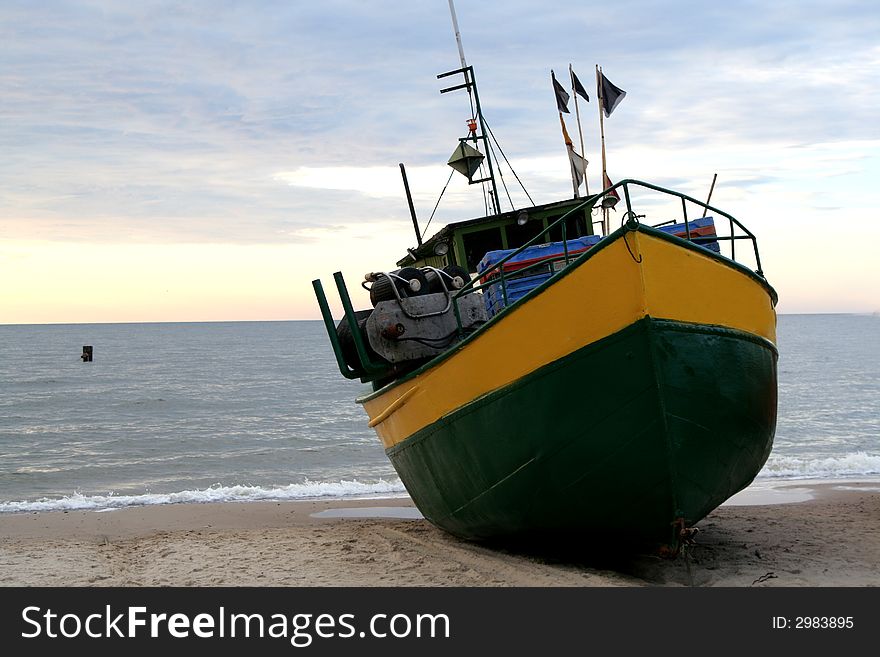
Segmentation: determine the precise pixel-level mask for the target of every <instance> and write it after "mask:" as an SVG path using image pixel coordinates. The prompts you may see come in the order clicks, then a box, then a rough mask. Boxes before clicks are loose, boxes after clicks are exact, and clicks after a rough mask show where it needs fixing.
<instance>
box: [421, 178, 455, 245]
mask: <svg viewBox="0 0 880 657" xmlns="http://www.w3.org/2000/svg"><path fill="white" fill-rule="evenodd" d="M454 173H455V169H453V170H452V173H450V174H449V178H447V179H446V184H445V185H443V191H441V192H440V196H438V197H437V202H436V203H435V204H434V209H433V210H431V217H430V218H429V219H428V223H426V224H425V229H424V230H423V231H422V239H425V235H426V234H427V233H428V226H430V225H431V220H432V219H433V218H434V213H435V212H437V207H438V206H439V205H440V199H442V198H443V195H444V194H445V193H446V188H447V187H449V181H450V180H452V175H453V174H454Z"/></svg>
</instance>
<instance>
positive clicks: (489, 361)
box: [363, 232, 776, 449]
mask: <svg viewBox="0 0 880 657" xmlns="http://www.w3.org/2000/svg"><path fill="white" fill-rule="evenodd" d="M624 236H625V240H626V242H625V241H624V238H618V239H615V240H614V241H613V242H611V243H609V244H607V245H605V246H604V247H602V248H597V249H596V251H595V252H593V253H592V254H590V256H589V257H587V258H586V259H584V260H583V261H580V262H578V264H577V265H576V266H573V267H572V269H571V270H570V271H567V272H565V273H564V274H562V275H560V277H559V278H558V279H557V280H556V281H555V282H554V283H553V284H552V285H550V286H549V287H548V288H547V289H546V290H544V291H543V292H542V293H541V294H539V295H538V296H535V297H533V298H530V299H529V300H527V301H525V302H523V303H522V304H519V305H517V306H516V307H515V308H513V309H512V310H511V311H510V312H509V313H508V314H507V315H506V316H505V317H503V318H501V320H500V321H498V322H497V323H494V324H492V325H490V326H489V327H487V329H486V330H484V331H482V332H481V333H479V334H477V335H475V336H474V337H473V338H472V339H471V340H469V341H467V342H465V343H463V344H462V345H461V346H460V347H459V348H458V350H457V351H456V352H455V353H453V354H452V355H450V356H449V357H447V358H445V359H444V360H442V361H441V362H439V363H438V364H437V365H435V366H433V367H430V368H428V369H427V370H425V371H423V372H421V373H420V374H418V375H416V376H414V377H412V378H408V379H403V380H402V381H401V382H400V383H399V384H391V385H390V386H389V388H388V389H387V390H383V391H379V393H378V394H375V395H371V396H369V397H367V398H366V399H365V400H364V401H363V404H364V408H365V409H366V411H367V414H368V415H369V416H370V425H371V426H373V427H374V428H375V429H376V432H377V434H378V435H379V437H380V438H381V440H382V443H383V445H384V446H385V448H386V449H387V448H389V447H392V446H394V445H396V444H397V443H399V442H401V441H403V440H405V439H406V438H407V437H409V436H411V435H412V434H414V433H415V432H416V431H418V430H420V429H422V428H423V427H425V426H427V425H429V424H431V423H432V422H435V421H436V420H438V419H440V418H441V417H443V416H444V415H447V414H449V413H450V412H452V411H455V410H456V409H458V408H460V407H462V406H464V405H465V404H467V403H468V402H470V401H472V400H474V399H477V398H479V397H481V396H483V395H485V394H488V393H490V392H492V391H494V390H497V389H499V388H502V387H504V386H506V385H508V384H510V383H513V382H514V381H516V380H518V379H520V378H521V377H523V376H525V375H526V374H529V373H530V372H533V371H535V370H537V369H538V368H540V367H542V366H544V365H546V364H548V363H551V362H553V361H554V360H556V359H558V358H562V357H564V356H566V355H568V354H570V353H572V352H574V351H576V350H578V349H580V348H582V347H585V346H586V345H588V344H591V343H593V342H596V341H597V340H600V339H602V338H604V337H606V336H608V335H611V334H613V333H615V332H617V331H619V330H621V329H623V328H625V327H627V326H629V325H630V324H632V323H633V322H636V321H638V320H639V319H641V318H643V317H645V316H646V315H650V316H651V317H656V318H662V319H671V320H676V321H680V322H688V323H694V324H709V325H714V326H724V327H727V328H733V329H739V330H742V331H746V332H748V333H752V334H754V335H757V336H760V337H763V338H766V339H767V340H770V341H771V342H773V343H774V344H775V342H776V313H775V310H774V308H773V303H774V302H773V299H772V298H771V295H770V293H769V292H768V289H767V288H766V287H765V286H764V285H762V284H761V283H760V282H759V281H757V280H756V279H755V278H753V277H751V276H749V275H748V274H746V273H744V272H743V271H740V270H737V269H735V268H733V267H731V266H729V265H727V264H725V263H724V262H722V261H719V260H718V259H717V258H715V257H713V256H711V255H709V254H708V252H707V253H706V254H704V253H702V252H698V251H697V250H695V249H690V248H685V247H683V246H681V245H680V244H676V243H674V242H672V241H670V240H667V239H663V238H660V237H657V236H655V235H651V234H649V233H644V232H627V233H624ZM627 246H628V247H629V248H627ZM639 257H641V262H637V260H639Z"/></svg>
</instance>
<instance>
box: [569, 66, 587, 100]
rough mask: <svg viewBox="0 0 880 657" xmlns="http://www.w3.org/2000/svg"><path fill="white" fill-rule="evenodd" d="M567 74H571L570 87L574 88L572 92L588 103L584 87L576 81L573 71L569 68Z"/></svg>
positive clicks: (576, 77)
mask: <svg viewBox="0 0 880 657" xmlns="http://www.w3.org/2000/svg"><path fill="white" fill-rule="evenodd" d="M568 72H569V73H571V86H572V87H573V88H574V92H575V93H576V94H577V95H578V96H580V97H581V98H583V99H584V100H585V101H587V102H588V103H589V102H590V97H589V96H588V95H587V90H586V89H584V85H582V84H581V81H580V80H578V76H576V75H575V74H574V71H573V70H572V69H571V68H569V69H568Z"/></svg>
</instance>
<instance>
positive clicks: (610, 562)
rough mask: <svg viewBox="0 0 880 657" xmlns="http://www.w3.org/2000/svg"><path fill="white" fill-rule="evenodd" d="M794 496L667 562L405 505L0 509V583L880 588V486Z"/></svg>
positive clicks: (732, 520) (845, 486) (716, 519)
mask: <svg viewBox="0 0 880 657" xmlns="http://www.w3.org/2000/svg"><path fill="white" fill-rule="evenodd" d="M788 488H789V491H788V493H789V496H788V499H801V500H803V501H796V502H790V503H782V504H745V505H743V504H740V505H725V506H723V507H721V508H719V509H717V510H716V511H714V512H713V513H712V514H710V515H709V516H708V517H707V518H706V519H704V520H703V521H702V522H701V523H699V529H700V531H699V532H698V533H697V534H696V536H695V543H694V544H693V545H691V546H690V547H689V548H688V549H687V550H686V551H685V554H684V555H683V556H679V557H678V558H677V559H674V560H669V559H661V558H659V557H655V556H653V555H646V554H632V553H627V552H626V551H625V550H623V549H618V547H617V546H614V545H613V543H609V545H608V546H606V548H607V549H606V550H604V551H603V555H604V556H597V555H595V554H593V555H588V554H585V553H583V552H582V551H580V550H578V549H577V547H576V546H574V548H571V549H566V550H565V551H564V552H560V551H559V550H553V551H549V552H548V551H538V550H534V549H532V550H529V551H523V550H522V549H520V550H516V549H512V548H498V547H488V546H485V545H480V544H475V543H469V542H466V541H462V540H459V539H456V538H455V537H452V536H450V535H448V534H446V533H444V532H442V531H440V530H438V529H436V528H434V527H433V526H432V525H430V524H429V523H428V522H427V521H425V520H424V519H421V518H420V517H419V515H418V513H417V512H416V510H415V509H414V508H412V503H411V501H410V500H409V499H408V498H395V499H383V500H376V499H371V500H344V501H302V502H280V503H276V502H264V503H254V502H251V503H240V504H233V503H226V504H194V505H193V504H190V505H183V504H182V505H164V506H147V507H138V508H128V509H123V510H117V511H108V512H95V511H68V512H48V513H27V514H6V515H0V585H3V586H554V587H555V586H658V585H660V586H736V587H747V586H810V587H814V586H878V585H880V567H878V566H880V485H878V483H877V482H861V483H860V482H845V483H838V482H835V483H819V484H810V485H808V486H805V485H803V484H799V485H797V486H794V485H789V486H788ZM775 493H776V494H780V493H781V494H782V496H783V497H784V496H785V494H786V490H785V489H784V488H777V489H775ZM804 498H808V499H804ZM759 501H760V500H759ZM359 516H363V517H359Z"/></svg>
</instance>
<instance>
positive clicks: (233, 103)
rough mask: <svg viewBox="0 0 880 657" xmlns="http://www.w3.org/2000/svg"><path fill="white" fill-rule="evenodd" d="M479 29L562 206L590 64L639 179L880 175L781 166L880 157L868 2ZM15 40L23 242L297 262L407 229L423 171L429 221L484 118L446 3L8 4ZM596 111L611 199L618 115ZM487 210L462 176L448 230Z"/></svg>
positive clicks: (534, 15)
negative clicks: (458, 153)
mask: <svg viewBox="0 0 880 657" xmlns="http://www.w3.org/2000/svg"><path fill="white" fill-rule="evenodd" d="M459 20H460V23H461V26H462V32H463V41H464V47H465V51H466V54H467V56H468V57H469V61H470V62H471V63H473V64H475V65H476V72H477V77H478V81H479V83H480V92H481V100H482V102H483V107H484V109H485V112H486V116H487V119H488V120H489V121H490V125H491V126H492V129H493V132H495V134H496V135H497V136H498V138H499V139H500V140H501V144H502V146H503V148H504V149H505V154H506V155H507V156H508V157H509V158H510V160H511V161H512V162H513V165H514V167H515V168H516V169H517V173H518V174H520V176H521V177H522V179H523V182H524V183H525V185H526V187H527V188H528V189H529V191H530V193H531V194H532V196H533V197H534V198H535V200H536V201H538V202H546V201H550V200H554V199H555V198H558V196H560V195H565V194H567V193H568V181H567V175H568V171H567V165H566V160H565V152H564V149H563V146H562V143H561V137H560V134H559V126H558V120H557V117H556V116H555V113H554V110H553V101H552V92H551V90H550V86H549V69H550V68H551V67H554V68H556V69H557V70H564V68H565V66H566V65H567V64H568V63H569V62H572V63H573V64H574V65H575V68H576V69H577V71H578V74H579V75H580V77H581V79H582V80H584V81H585V83H586V84H587V86H588V87H592V86H593V85H592V84H591V83H590V82H588V81H590V80H591V79H592V68H593V64H594V63H597V62H598V63H601V64H603V66H604V67H605V70H606V73H607V74H608V75H609V77H610V78H611V79H613V80H614V81H615V83H616V84H618V85H620V86H621V87H622V88H624V89H626V90H627V92H628V96H627V98H626V99H625V100H624V101H623V103H622V104H621V106H620V107H619V108H618V110H617V111H616V112H615V114H614V116H613V117H611V118H610V119H609V120H608V121H607V123H606V130H607V141H608V157H609V171H610V172H611V173H612V177H614V178H615V179H619V178H621V177H623V176H627V175H632V174H633V173H637V174H638V175H639V176H643V177H646V178H652V179H653V178H655V177H659V178H661V179H668V180H673V179H681V180H688V179H691V178H692V177H696V178H700V177H701V178H700V180H701V181H702V179H703V178H706V177H707V176H710V175H711V173H712V172H713V170H714V169H715V168H716V167H717V168H721V167H726V168H727V171H725V175H726V176H727V177H728V179H729V180H731V181H732V180H733V179H734V178H736V179H738V180H744V181H748V180H756V181H757V180H763V181H765V183H766V181H768V180H770V179H773V180H791V179H792V178H793V177H795V174H798V173H809V172H807V171H805V169H804V167H805V166H806V165H805V163H810V166H813V165H815V166H817V167H821V168H822V170H823V171H824V172H825V174H828V175H830V174H832V173H833V172H835V171H836V172H837V173H836V174H835V175H839V176H842V175H845V174H846V175H851V174H853V173H855V174H856V175H858V172H859V171H861V170H862V169H860V167H863V166H864V164H865V161H866V160H865V159H861V160H859V159H857V158H852V157H850V156H849V155H847V153H846V152H843V151H842V152H843V155H842V156H843V157H848V158H849V159H848V160H847V161H846V162H841V163H837V164H835V163H831V162H827V161H826V162H818V161H816V158H815V157H811V158H807V159H806V160H804V159H799V158H798V157H791V158H787V157H783V158H782V159H778V158H776V159H772V160H771V159H769V158H768V157H767V155H768V154H769V153H771V152H772V153H774V154H779V153H784V152H786V149H788V148H791V147H794V146H795V145H797V144H803V145H805V147H808V148H809V147H811V145H815V144H831V143H842V144H849V145H852V144H855V143H865V140H873V139H877V138H878V137H880V134H878V130H880V128H878V124H877V122H876V120H875V119H876V117H875V114H876V109H877V107H878V106H880V99H878V95H877V94H878V93H880V92H878V89H880V84H878V70H880V66H878V65H880V48H878V46H877V45H876V38H875V35H876V33H877V32H878V30H880V24H878V21H880V18H878V16H877V12H874V11H871V10H870V8H865V7H864V5H863V4H860V3H843V4H840V3H835V4H834V5H833V7H832V6H831V5H829V6H826V3H774V4H773V5H772V6H766V7H765V6H764V5H758V4H756V3H750V2H734V3H727V4H724V5H707V4H705V3H700V2H693V3H688V2H681V3H673V4H669V3H667V4H663V5H658V4H657V3H651V2H646V1H642V2H634V1H631V2H620V3H616V4H614V5H612V6H609V7H606V8H604V9H603V11H602V12H596V11H595V10H594V9H593V8H583V9H580V8H577V7H574V8H571V9H570V11H566V12H548V11H546V10H545V8H544V7H542V6H539V5H535V4H534V3H527V2H510V3H506V4H505V11H504V12H501V13H499V12H498V11H497V8H496V7H492V6H482V5H479V4H468V5H467V6H462V7H459ZM682 30H684V33H683V34H682ZM0 40H2V42H3V44H4V70H3V72H2V74H0V97H2V98H3V104H2V106H0V112H2V116H0V143H2V147H3V152H4V159H5V162H6V163H5V164H4V165H3V168H2V187H3V198H2V200H0V216H2V218H3V222H4V230H8V231H9V232H10V233H11V234H13V235H15V236H16V237H19V238H22V239H24V238H39V239H58V240H94V241H136V242H150V241H153V242H169V241H172V242H173V241H184V242H234V243H251V242H266V243H275V242H277V241H290V242H296V241H298V240H304V239H308V237H307V236H308V235H309V231H310V230H312V229H314V228H316V227H319V226H321V225H324V224H328V225H334V224H339V223H341V222H344V221H357V222H363V223H369V222H378V221H385V220H387V219H388V218H389V217H392V216H396V217H400V218H402V219H403V220H404V221H405V220H406V218H407V216H408V211H407V209H406V204H405V202H404V200H403V190H402V185H401V183H400V178H399V171H398V170H397V163H398V162H401V161H402V162H405V163H406V164H407V169H408V171H409V172H410V182H411V185H412V186H413V193H414V195H415V196H416V200H417V203H418V206H419V208H418V209H419V213H420V216H421V215H425V216H428V215H430V213H431V210H432V208H433V205H434V203H435V202H436V200H437V197H438V195H439V194H440V191H441V190H442V188H443V185H444V183H445V181H446V179H447V177H448V169H447V168H446V167H445V161H446V159H447V158H448V156H449V153H450V152H451V150H452V148H453V147H454V145H455V140H456V139H457V138H458V137H460V136H462V135H463V133H464V124H465V119H466V118H468V117H469V115H470V107H469V103H468V100H467V95H466V94H465V93H464V92H457V93H454V94H450V95H445V96H440V94H439V93H438V91H439V89H440V88H441V86H445V82H447V81H438V80H437V79H436V77H435V76H436V74H437V73H440V72H442V71H444V70H449V69H452V68H455V67H457V66H458V57H457V53H456V51H455V45H454V40H453V36H452V30H451V27H450V23H449V17H448V15H447V11H446V7H445V5H444V3H436V2H413V3H403V4H401V3H398V2H390V1H389V2H379V3H369V4H365V3H360V2H341V1H329V2H324V3H320V5H313V4H310V3H289V2H281V1H279V2H261V3H256V4H255V3H244V2H224V3H216V2H195V3H186V4H184V5H180V4H179V3H173V2H145V3H135V4H126V3H118V2H87V3H74V4H71V3H66V2H55V3H43V4H40V5H32V4H30V3H21V4H10V3H4V5H3V6H2V7H0ZM582 112H583V117H582V119H583V128H584V131H585V139H586V156H587V158H588V159H589V160H590V161H591V165H590V174H591V176H592V180H593V184H594V185H595V184H596V182H597V180H598V176H597V172H598V170H599V167H600V165H599V159H600V158H599V156H598V153H599V144H598V136H597V114H596V105H595V101H594V102H593V103H590V104H589V105H584V106H583V107H582ZM567 120H568V121H569V122H570V123H569V131H570V132H571V133H572V135H574V133H575V132H576V128H575V125H574V123H573V122H574V119H573V118H569V117H567ZM871 148H872V149H873V150H871V152H872V153H876V150H875V149H874V147H871ZM856 150H858V149H856ZM734 152H737V153H739V155H737V156H736V157H734V156H733V155H732V153H734ZM685 154H686V155H687V157H686V158H685ZM672 163H674V165H675V166H674V167H673V166H672ZM670 170H674V171H675V172H676V173H675V174H674V175H668V174H667V171H670ZM810 175H812V174H810ZM817 175H818V174H817ZM722 180H723V179H722ZM505 182H506V183H508V184H509V186H510V187H511V190H512V191H511V194H512V196H514V203H515V204H517V205H519V204H522V203H524V202H525V201H524V200H523V198H524V195H522V194H521V193H520V192H518V191H517V187H518V185H517V183H516V181H515V179H514V178H513V176H512V175H511V174H510V173H509V172H507V171H506V170H505ZM702 184H703V183H702V182H701V183H700V185H702ZM475 192H476V190H474V189H473V188H468V187H467V186H466V185H464V184H463V183H462V181H460V180H457V179H453V181H452V183H451V184H450V188H449V190H448V191H447V195H446V196H445V198H444V200H443V203H442V204H441V206H440V208H439V209H438V211H437V213H438V214H437V219H436V220H435V221H440V222H442V221H446V220H451V219H454V218H462V217H463V216H464V217H471V216H477V215H479V214H480V213H481V198H480V195H479V194H478V193H475ZM502 195H504V194H502Z"/></svg>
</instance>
